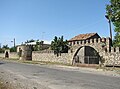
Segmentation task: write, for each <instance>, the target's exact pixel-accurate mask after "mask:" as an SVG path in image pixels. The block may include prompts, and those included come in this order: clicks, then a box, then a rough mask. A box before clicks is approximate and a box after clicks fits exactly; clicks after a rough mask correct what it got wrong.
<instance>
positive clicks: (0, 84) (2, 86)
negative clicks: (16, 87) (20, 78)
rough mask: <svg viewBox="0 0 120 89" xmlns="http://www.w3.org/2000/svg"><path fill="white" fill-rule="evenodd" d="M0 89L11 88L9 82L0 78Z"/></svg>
mask: <svg viewBox="0 0 120 89" xmlns="http://www.w3.org/2000/svg"><path fill="white" fill-rule="evenodd" d="M0 89H13V88H12V86H11V84H9V83H8V82H3V80H1V79H0Z"/></svg>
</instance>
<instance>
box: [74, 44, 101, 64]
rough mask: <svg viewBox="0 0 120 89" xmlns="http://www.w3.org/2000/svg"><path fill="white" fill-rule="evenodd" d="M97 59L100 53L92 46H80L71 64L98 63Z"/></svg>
mask: <svg viewBox="0 0 120 89" xmlns="http://www.w3.org/2000/svg"><path fill="white" fill-rule="evenodd" d="M99 60H100V55H99V53H98V52H97V51H96V50H95V49H94V48H93V47H90V46H82V47H80V48H79V49H78V50H77V51H76V53H75V55H74V57H73V64H74V63H81V64H99Z"/></svg>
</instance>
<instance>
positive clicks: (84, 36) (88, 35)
mask: <svg viewBox="0 0 120 89" xmlns="http://www.w3.org/2000/svg"><path fill="white" fill-rule="evenodd" d="M96 34H97V33H87V34H79V35H77V36H75V37H73V38H72V39H70V40H69V41H78V40H86V39H88V38H90V37H92V36H94V35H96Z"/></svg>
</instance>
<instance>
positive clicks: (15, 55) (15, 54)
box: [0, 52, 19, 59]
mask: <svg viewBox="0 0 120 89" xmlns="http://www.w3.org/2000/svg"><path fill="white" fill-rule="evenodd" d="M0 57H1V58H5V53H0ZM9 58H13V59H18V58H19V56H18V53H17V52H10V53H9Z"/></svg>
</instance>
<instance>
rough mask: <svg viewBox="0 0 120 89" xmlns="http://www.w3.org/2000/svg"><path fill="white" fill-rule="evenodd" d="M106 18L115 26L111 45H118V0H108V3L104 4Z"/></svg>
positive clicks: (119, 12) (119, 43)
mask: <svg viewBox="0 0 120 89" xmlns="http://www.w3.org/2000/svg"><path fill="white" fill-rule="evenodd" d="M106 14H107V18H108V19H109V20H110V21H111V22H112V23H113V25H114V26H115V29H114V31H115V32H116V34H115V37H114V40H113V45H114V46H119V47H120V0H110V4H108V5H106Z"/></svg>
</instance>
